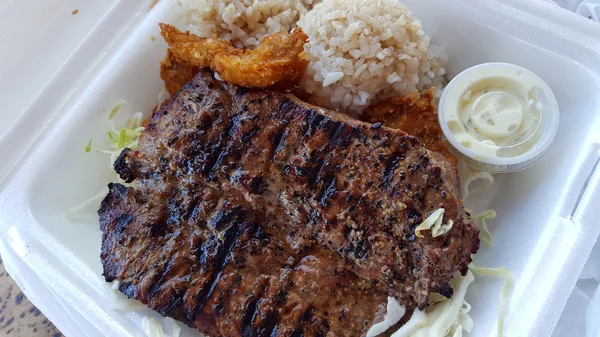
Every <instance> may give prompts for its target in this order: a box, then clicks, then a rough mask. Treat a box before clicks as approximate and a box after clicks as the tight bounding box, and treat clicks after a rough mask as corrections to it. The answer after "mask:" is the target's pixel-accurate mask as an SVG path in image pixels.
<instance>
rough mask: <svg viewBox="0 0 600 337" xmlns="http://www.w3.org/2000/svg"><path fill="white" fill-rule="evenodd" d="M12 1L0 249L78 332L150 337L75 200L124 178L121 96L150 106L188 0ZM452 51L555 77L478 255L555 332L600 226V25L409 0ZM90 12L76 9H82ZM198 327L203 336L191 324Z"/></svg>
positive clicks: (34, 295)
mask: <svg viewBox="0 0 600 337" xmlns="http://www.w3.org/2000/svg"><path fill="white" fill-rule="evenodd" d="M150 3H151V1H150V0H148V1H135V0H105V1H85V0H67V1H64V0H45V1H42V0H38V1H35V6H33V4H32V3H31V2H23V1H12V0H0V64H1V65H2V66H1V68H0V95H1V100H0V101H1V102H2V106H1V107H0V118H1V120H2V123H0V158H2V162H1V164H0V238H1V242H2V245H0V248H1V249H0V250H1V252H2V257H3V258H4V259H5V261H6V263H7V269H8V271H9V272H10V274H11V275H12V276H13V277H14V278H15V280H16V281H17V282H18V284H19V285H20V286H21V287H22V288H23V290H24V292H25V294H26V295H27V296H28V297H29V298H31V300H32V301H33V302H34V303H35V304H36V305H38V306H39V307H40V309H41V310H42V311H43V312H44V313H45V314H46V315H47V316H48V317H49V318H50V319H51V320H52V321H53V322H54V323H55V324H56V325H57V326H58V328H59V329H61V330H62V331H63V332H64V333H65V334H66V335H68V336H102V335H106V336H140V335H142V330H141V318H142V317H143V316H144V315H153V316H154V317H158V314H156V313H153V312H152V311H150V310H149V309H143V310H138V311H134V312H119V311H115V310H113V309H112V308H111V301H112V294H111V292H110V291H109V290H108V289H107V287H106V285H105V282H104V280H103V278H102V276H101V274H102V266H101V263H100V258H99V254H100V242H101V233H100V230H99V225H98V219H97V217H96V215H95V210H94V209H91V210H90V211H89V212H88V213H87V214H83V216H80V217H78V218H77V219H76V220H69V219H67V218H66V217H65V211H66V210H68V209H69V208H71V207H73V206H74V205H77V204H79V203H80V202H81V201H83V200H85V199H87V198H89V197H91V196H93V195H94V194H96V193H98V192H99V191H100V190H101V189H102V188H103V187H104V186H105V185H106V184H107V183H108V182H109V181H110V180H111V179H114V175H112V174H111V173H110V170H109V169H108V159H107V157H106V156H105V155H102V154H97V153H95V151H92V152H91V153H87V154H86V153H85V152H84V147H85V145H86V144H87V143H88V141H89V140H90V138H93V139H94V147H107V146H108V143H107V141H106V140H104V139H105V138H106V137H105V132H106V130H107V128H108V126H107V115H108V111H109V110H110V109H111V108H112V107H113V105H114V104H115V103H116V102H118V101H119V100H120V99H121V98H125V99H127V100H128V101H129V103H130V107H133V108H134V109H135V110H139V111H145V112H149V111H150V110H151V109H152V108H153V106H154V105H155V104H156V102H157V95H158V93H159V92H160V91H161V88H162V81H161V79H160V77H159V62H160V60H161V59H162V58H163V57H164V55H165V49H166V45H165V43H164V42H162V39H161V38H160V34H159V28H158V26H157V23H158V22H168V23H178V22H180V21H181V15H182V10H183V8H182V7H181V6H179V5H178V3H177V1H176V0H160V1H159V2H158V3H157V4H156V5H155V6H154V7H153V8H152V9H151V10H149V6H150ZM405 3H406V4H407V5H408V7H409V8H410V9H411V10H412V11H413V12H414V14H415V15H416V16H417V17H418V18H420V19H422V21H423V23H424V26H425V30H426V31H427V33H428V34H430V35H431V36H432V37H433V40H434V42H435V43H437V44H441V45H444V46H445V48H446V52H447V53H448V55H449V57H450V61H449V65H448V72H449V74H450V76H452V75H456V74H457V73H458V72H460V71H461V70H463V69H466V68H467V67H469V66H472V65H475V64H478V63H483V62H490V61H501V62H511V63H516V64H518V65H521V66H523V67H526V68H528V69H530V70H532V71H533V72H535V73H537V74H538V75H540V76H541V77H542V78H543V79H544V80H545V81H546V82H547V83H548V84H549V85H550V87H551V88H552V89H553V91H554V93H555V94H556V97H557V99H558V101H559V104H560V109H561V126H560V129H559V132H558V137H557V139H556V143H555V145H554V146H553V148H552V150H551V152H550V153H549V155H548V156H547V157H546V158H545V159H544V160H543V161H542V162H541V163H540V164H538V165H536V166H535V167H533V168H531V169H528V170H525V171H522V172H518V173H513V174H510V175H504V176H498V177H496V179H497V182H496V184H495V185H494V186H493V188H492V189H490V190H488V191H487V192H485V194H483V195H481V196H479V197H478V198H477V199H478V200H477V202H476V203H475V202H473V201H472V200H471V201H469V200H467V204H469V203H470V204H471V206H473V208H477V209H484V208H487V207H490V206H491V207H493V208H494V209H496V211H497V213H498V217H497V219H495V220H493V221H490V226H491V231H492V234H493V236H494V244H493V246H491V247H488V246H486V245H485V244H484V243H482V247H481V250H480V253H479V254H478V255H477V257H476V263H477V265H478V266H485V267H498V266H505V267H507V268H508V269H509V270H510V272H511V273H512V274H513V275H514V277H515V286H514V288H513V290H512V292H511V295H510V305H509V313H508V317H507V322H506V329H505V335H506V336H511V337H519V336H537V337H547V336H550V335H551V333H552V331H553V329H554V326H555V324H556V321H557V320H558V318H559V316H560V314H561V312H562V310H563V308H564V306H565V303H566V300H567V298H568V296H569V294H570V292H571V290H572V289H573V287H574V284H575V282H576V280H577V278H578V276H579V274H580V272H581V270H582V268H583V266H584V264H585V261H586V260H587V257H588V255H589V253H590V251H591V249H592V247H593V246H594V243H595V241H596V239H597V238H598V235H599V233H600V221H598V219H600V169H599V168H598V161H599V158H600V153H599V151H600V95H598V93H599V92H600V37H599V36H600V33H599V30H598V27H597V26H595V25H594V24H593V23H592V22H588V20H585V19H583V18H580V17H578V16H576V15H575V14H572V13H569V12H567V11H565V10H562V9H560V8H559V7H558V6H554V5H552V4H548V3H546V2H542V1H523V0H505V1H496V0H478V1H474V0H406V1H405ZM75 9H77V10H78V12H77V14H74V15H73V14H72V11H73V10H75ZM501 284H502V280H496V279H493V278H485V277H481V278H477V280H476V281H475V283H474V284H473V285H472V286H471V288H470V290H469V292H468V296H467V300H468V301H469V303H471V304H472V306H473V309H472V311H471V313H472V317H473V319H474V320H475V328H474V329H473V332H472V333H471V336H495V335H496V317H497V307H498V302H499V301H498V300H499V296H500V287H501ZM183 334H184V335H187V336H195V335H198V333H197V332H194V331H192V330H191V329H184V332H183Z"/></svg>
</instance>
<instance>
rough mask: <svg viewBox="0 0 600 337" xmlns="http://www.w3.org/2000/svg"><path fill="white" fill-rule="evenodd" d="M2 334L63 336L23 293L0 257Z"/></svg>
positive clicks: (37, 336) (0, 328)
mask: <svg viewBox="0 0 600 337" xmlns="http://www.w3.org/2000/svg"><path fill="white" fill-rule="evenodd" d="M0 336H2V337H4V336H10V337H62V336H63V334H61V333H60V332H59V331H58V329H56V327H54V325H53V324H52V323H51V322H50V321H48V319H47V318H46V317H44V315H43V314H42V313H41V312H40V311H39V310H38V309H37V308H36V307H35V306H34V305H33V304H31V302H29V300H28V299H27V298H26V297H25V295H23V293H22V292H21V289H19V286H17V284H16V283H15V282H14V281H13V279H12V278H11V277H10V276H9V275H8V273H7V272H6V270H5V269H4V264H3V263H2V258H1V257H0Z"/></svg>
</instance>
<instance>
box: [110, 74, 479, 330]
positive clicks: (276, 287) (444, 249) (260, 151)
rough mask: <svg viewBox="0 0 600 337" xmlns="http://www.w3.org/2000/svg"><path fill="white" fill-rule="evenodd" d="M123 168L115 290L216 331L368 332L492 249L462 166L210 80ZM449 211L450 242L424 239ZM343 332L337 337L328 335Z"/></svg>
mask: <svg viewBox="0 0 600 337" xmlns="http://www.w3.org/2000/svg"><path fill="white" fill-rule="evenodd" d="M115 169H116V170H117V172H118V173H119V174H120V175H121V178H122V179H124V180H125V181H126V182H133V181H135V189H133V188H130V187H125V186H123V185H120V184H111V185H110V192H109V194H108V196H107V197H106V198H105V199H104V201H103V203H102V207H101V209H100V211H99V215H100V223H101V229H102V231H103V235H104V236H103V243H102V262H103V265H104V276H105V278H106V280H107V281H112V280H119V281H120V282H121V283H120V290H121V291H122V292H123V293H124V294H126V295H128V296H130V297H135V298H137V299H139V300H141V301H142V302H144V303H146V304H148V305H149V306H150V307H151V308H153V309H155V310H157V311H159V312H160V313H161V314H163V315H166V316H171V317H174V318H176V319H178V320H181V321H183V322H185V323H187V324H188V325H190V326H192V327H196V328H198V329H199V330H200V331H202V332H204V333H207V334H209V335H214V336H217V335H221V336H300V335H303V336H326V335H327V336H361V335H363V334H364V333H365V332H366V330H367V329H368V328H369V327H370V325H372V323H373V322H374V321H376V320H378V317H380V316H381V313H382V312H381V311H382V307H381V304H382V303H385V301H386V297H387V296H388V295H389V296H395V297H396V298H398V300H399V301H400V302H401V303H402V304H404V305H405V306H406V307H407V308H408V310H409V312H410V310H412V309H413V308H415V307H419V308H421V309H423V308H425V306H426V305H427V299H428V295H429V293H430V292H432V291H433V292H439V293H442V294H444V295H447V296H449V295H451V294H452V289H451V287H450V286H449V283H448V282H449V280H450V279H451V278H452V275H453V274H454V273H455V272H456V271H460V272H461V273H463V274H464V273H466V271H467V268H468V263H469V262H470V261H471V254H473V253H475V252H476V251H477V249H478V246H479V239H478V234H479V233H478V230H477V228H476V227H475V225H474V224H473V223H472V221H470V220H469V218H468V217H467V215H466V214H465V212H464V210H463V208H462V205H461V201H460V200H459V198H460V196H459V195H458V194H459V189H458V177H457V173H456V170H455V169H454V168H453V167H452V165H450V164H449V163H448V162H447V161H446V160H445V159H443V158H442V157H441V156H439V155H437V154H435V153H432V152H429V151H428V150H426V149H425V148H424V147H423V146H422V145H421V144H420V142H419V140H418V139H416V138H414V137H411V136H409V135H407V134H405V133H403V132H402V131H399V130H392V129H388V128H385V127H382V126H381V125H380V124H373V125H371V124H367V123H362V122H359V121H356V120H353V119H350V118H348V117H345V116H343V115H340V114H337V113H334V112H331V111H325V110H323V109H320V108H317V107H314V106H310V105H308V104H306V103H304V102H301V101H299V100H298V99H297V98H295V97H294V96H292V95H289V94H282V93H276V92H269V91H254V90H248V89H244V88H240V87H236V86H233V85H229V84H227V83H224V82H220V81H217V80H216V79H214V77H213V76H212V74H211V73H210V72H207V71H202V72H200V73H199V74H198V75H197V76H196V77H195V78H194V79H193V80H192V81H191V82H190V83H188V84H187V85H186V86H185V87H184V88H183V89H182V90H181V91H180V92H179V93H178V94H177V95H176V96H175V97H174V98H173V99H172V100H171V101H170V102H169V103H168V104H166V105H165V106H164V107H163V108H161V109H159V110H158V111H157V112H156V113H155V114H154V115H153V117H152V119H151V120H150V122H149V124H148V126H147V128H146V131H144V133H143V134H142V136H141V138H140V142H139V147H138V149H137V150H136V151H132V150H125V151H123V153H122V154H121V156H120V158H119V159H118V160H117V162H116V163H115ZM438 208H444V209H445V214H444V223H447V222H448V221H449V220H452V221H453V222H454V226H453V228H452V229H451V230H450V231H449V232H448V233H447V234H445V235H443V236H440V237H438V238H435V239H434V238H432V237H431V235H430V234H429V233H426V234H425V238H417V237H416V236H415V232H414V229H415V227H416V226H417V225H418V224H420V223H421V222H422V221H423V220H424V219H425V218H426V217H427V216H428V215H429V214H430V213H431V212H432V211H434V210H436V209H438ZM328 334H329V335H328Z"/></svg>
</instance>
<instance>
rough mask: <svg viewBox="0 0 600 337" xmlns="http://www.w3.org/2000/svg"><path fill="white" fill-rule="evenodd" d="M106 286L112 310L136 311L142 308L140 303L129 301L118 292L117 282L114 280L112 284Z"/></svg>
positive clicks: (142, 305)
mask: <svg viewBox="0 0 600 337" xmlns="http://www.w3.org/2000/svg"><path fill="white" fill-rule="evenodd" d="M106 286H107V287H108V289H109V290H110V296H111V301H110V306H111V308H113V309H114V310H118V311H125V310H138V309H142V308H144V304H142V302H140V301H137V300H134V299H130V298H128V297H127V296H125V295H123V293H121V292H120V291H119V281H117V280H115V281H113V282H112V283H107V284H106Z"/></svg>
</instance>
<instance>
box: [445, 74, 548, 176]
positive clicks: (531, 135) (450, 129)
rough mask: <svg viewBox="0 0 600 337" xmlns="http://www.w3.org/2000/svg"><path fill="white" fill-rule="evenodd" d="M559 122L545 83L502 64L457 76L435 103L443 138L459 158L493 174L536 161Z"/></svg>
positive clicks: (539, 158)
mask: <svg viewBox="0 0 600 337" xmlns="http://www.w3.org/2000/svg"><path fill="white" fill-rule="evenodd" d="M558 119H559V116H558V103H557V102H556V98H555V97H554V95H553V93H552V90H550V88H549V87H548V85H547V84H546V83H544V81H543V80H542V79H541V78H539V77H538V76H536V75H535V74H533V73H532V72H530V71H528V70H526V69H524V68H522V67H519V66H516V65H512V64H507V63H486V64H481V65H478V66H475V67H473V68H470V69H467V70H466V71H464V72H462V73H461V74H459V75H458V76H456V77H455V78H454V79H453V80H452V81H451V82H450V83H449V84H448V86H447V87H446V89H445V90H444V93H443V95H442V98H441V99H440V105H439V120H440V124H441V127H442V130H443V131H444V135H445V136H446V138H447V139H448V141H449V142H450V143H451V144H452V145H453V147H454V148H455V149H456V150H457V151H458V152H460V156H461V157H462V159H464V160H466V161H467V163H468V164H469V165H471V166H473V167H476V168H480V169H484V170H487V171H490V172H498V173H502V172H514V171H518V170H521V169H524V168H527V167H529V166H531V165H533V164H535V163H536V162H537V161H539V160H541V158H542V157H543V156H544V155H545V154H546V153H547V152H548V150H549V149H550V146H551V145H552V142H553V140H554V137H555V135H556V131H557V129H558Z"/></svg>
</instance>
